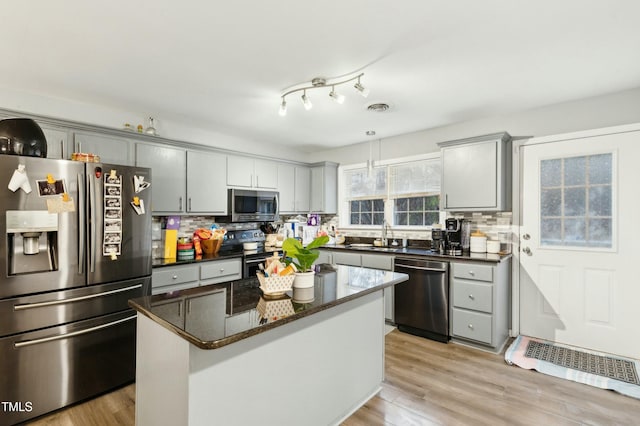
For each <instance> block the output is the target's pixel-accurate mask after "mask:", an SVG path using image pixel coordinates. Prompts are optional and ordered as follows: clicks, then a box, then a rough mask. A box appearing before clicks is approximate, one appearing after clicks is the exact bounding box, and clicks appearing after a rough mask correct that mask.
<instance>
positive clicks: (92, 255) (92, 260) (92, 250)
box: [88, 178, 96, 273]
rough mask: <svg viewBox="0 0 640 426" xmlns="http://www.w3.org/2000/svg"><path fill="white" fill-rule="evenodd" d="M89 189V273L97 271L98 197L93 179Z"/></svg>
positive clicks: (89, 182) (89, 183)
mask: <svg viewBox="0 0 640 426" xmlns="http://www.w3.org/2000/svg"><path fill="white" fill-rule="evenodd" d="M88 187H89V210H91V218H90V219H89V222H90V223H91V234H90V235H89V242H90V247H89V268H90V270H89V272H91V273H93V272H95V271H96V196H95V194H94V191H95V185H93V184H92V183H91V178H89V181H88Z"/></svg>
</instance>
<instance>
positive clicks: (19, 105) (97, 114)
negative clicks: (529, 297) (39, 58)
mask: <svg viewBox="0 0 640 426" xmlns="http://www.w3.org/2000/svg"><path fill="white" fill-rule="evenodd" d="M0 108H4V109H8V110H12V111H18V112H24V113H29V114H35V115H42V116H46V117H51V118H58V119H64V120H70V121H76V122H80V123H85V124H91V125H98V126H103V127H109V128H113V129H121V128H122V127H123V125H124V123H130V124H131V125H132V126H133V127H134V128H135V127H136V126H137V125H138V124H142V125H143V126H144V127H147V118H148V115H147V114H145V113H142V112H140V111H134V110H123V109H121V108H117V107H111V106H108V105H97V104H92V103H89V102H81V101H76V100H70V99H63V98H54V97H48V96H43V95H41V94H36V93H29V92H24V91H17V90H13V89H11V88H7V87H0ZM155 118H156V125H155V127H156V129H157V131H158V134H159V135H161V136H163V137H166V138H169V139H175V140H179V141H184V142H192V143H196V144H200V145H205V146H210V147H216V148H222V149H229V150H233V151H240V152H246V153H252V154H256V155H265V156H268V157H274V156H277V154H278V153H281V152H286V153H287V155H286V159H287V160H294V161H305V162H308V161H309V154H308V153H305V152H302V151H297V150H295V149H292V148H290V147H283V146H280V147H279V146H274V145H273V144H265V143H264V142H262V141H253V140H247V139H242V138H238V137H234V136H230V135H225V134H223V133H217V132H211V131H209V130H206V129H202V128H199V127H198V123H196V122H192V121H191V120H189V119H188V118H185V119H184V121H180V122H178V121H175V120H174V121H169V120H164V119H162V117H155Z"/></svg>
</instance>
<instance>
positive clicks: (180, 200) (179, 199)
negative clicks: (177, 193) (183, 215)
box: [178, 197, 182, 210]
mask: <svg viewBox="0 0 640 426" xmlns="http://www.w3.org/2000/svg"><path fill="white" fill-rule="evenodd" d="M178 210H182V197H179V198H178Z"/></svg>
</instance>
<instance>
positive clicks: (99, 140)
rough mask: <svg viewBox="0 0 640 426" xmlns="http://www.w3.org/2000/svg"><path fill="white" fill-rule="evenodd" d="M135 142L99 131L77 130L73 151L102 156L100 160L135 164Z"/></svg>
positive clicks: (129, 164)
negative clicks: (86, 131) (85, 131)
mask: <svg viewBox="0 0 640 426" xmlns="http://www.w3.org/2000/svg"><path fill="white" fill-rule="evenodd" d="M133 145H134V144H133V143H132V142H131V141H130V140H129V139H126V138H119V137H116V136H106V135H102V134H99V133H84V132H76V133H74V135H73V152H85V153H90V154H96V155H99V156H100V162H102V163H111V164H122V165H123V166H133V165H134V163H135V156H134V147H133Z"/></svg>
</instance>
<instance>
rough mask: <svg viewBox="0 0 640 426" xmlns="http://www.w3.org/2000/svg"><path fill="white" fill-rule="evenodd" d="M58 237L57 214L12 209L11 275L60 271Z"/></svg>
mask: <svg viewBox="0 0 640 426" xmlns="http://www.w3.org/2000/svg"><path fill="white" fill-rule="evenodd" d="M57 236H58V214H57V213H49V212H47V211H46V210H8V211H7V242H8V250H7V256H8V257H9V259H8V262H7V263H8V264H9V275H18V274H28V273H33V272H47V271H55V270H57V269H58V259H57V253H58V249H57Z"/></svg>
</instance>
